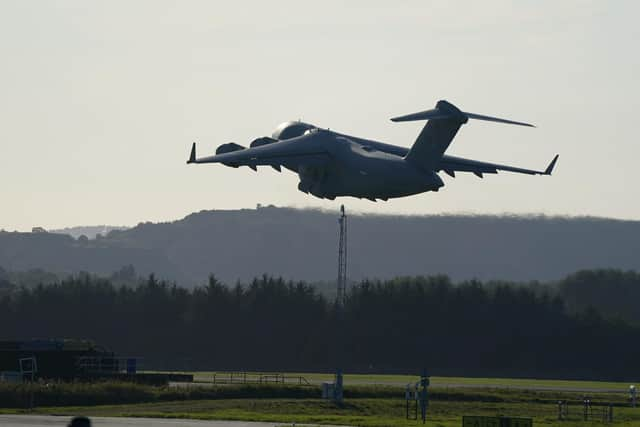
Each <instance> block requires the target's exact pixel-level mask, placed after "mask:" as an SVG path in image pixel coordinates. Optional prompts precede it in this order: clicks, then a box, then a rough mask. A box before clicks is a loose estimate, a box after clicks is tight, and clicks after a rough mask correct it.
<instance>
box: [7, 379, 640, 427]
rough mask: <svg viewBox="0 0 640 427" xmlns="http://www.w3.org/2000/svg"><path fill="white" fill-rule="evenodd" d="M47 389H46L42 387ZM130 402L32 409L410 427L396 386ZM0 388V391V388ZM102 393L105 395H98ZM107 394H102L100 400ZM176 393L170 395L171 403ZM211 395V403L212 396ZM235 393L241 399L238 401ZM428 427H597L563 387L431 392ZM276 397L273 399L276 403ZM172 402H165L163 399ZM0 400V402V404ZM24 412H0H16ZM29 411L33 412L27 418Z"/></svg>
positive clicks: (618, 410)
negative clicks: (528, 422) (501, 419)
mask: <svg viewBox="0 0 640 427" xmlns="http://www.w3.org/2000/svg"><path fill="white" fill-rule="evenodd" d="M42 387H46V386H42ZM50 387H51V386H49V389H48V390H49V392H51V393H53V394H54V395H60V393H67V395H66V396H65V399H69V398H70V396H71V395H73V393H76V394H80V395H81V396H82V395H83V394H86V393H98V396H101V398H103V399H104V398H107V397H109V396H110V397H109V398H114V396H115V394H121V393H122V392H126V385H124V384H121V383H115V384H112V383H103V384H95V385H82V384H71V385H66V386H65V385H58V387H68V388H67V389H63V388H61V389H58V390H51V388H50ZM132 387H133V388H132V389H131V390H132V391H131V390H130V391H128V392H127V393H128V394H127V395H126V396H128V398H130V399H137V398H140V397H142V398H144V399H152V401H148V402H144V403H142V402H141V403H128V404H110V405H106V404H92V405H76V406H49V407H46V406H44V407H37V408H36V409H35V410H34V411H33V412H35V413H39V414H57V415H88V416H133V417H159V418H194V419H204V420H214V419H215V420H242V421H269V422H275V423H281V424H291V423H294V422H295V423H297V424H302V423H308V424H339V425H352V426H363V427H378V426H416V425H417V424H419V423H418V422H416V421H408V420H406V419H405V401H404V397H403V396H404V393H403V388H402V387H397V386H389V385H385V386H372V385H358V386H347V387H346V388H345V397H346V399H345V404H344V405H343V406H337V405H335V404H333V403H331V402H326V401H324V400H321V399H318V398H315V397H309V396H318V395H319V393H320V391H319V388H318V387H308V386H307V387H294V386H264V385H263V386H259V385H253V386H247V385H234V386H219V387H208V386H197V387H185V388H184V389H179V390H176V389H175V388H166V387H165V388H162V387H151V386H140V385H133V386H132ZM0 391H1V389H0ZM5 391H6V390H5ZM101 393H106V394H101ZM105 396H106V397H105ZM176 396H177V398H176ZM211 396H214V398H211ZM239 396H242V397H243V398H238V397H239ZM430 396H431V400H430V406H429V413H428V414H429V415H428V419H429V422H428V423H427V425H428V426H444V427H449V426H458V427H459V426H460V425H461V418H462V415H486V416H496V415H505V416H526V417H532V418H533V419H534V425H535V426H536V427H540V426H563V427H577V426H591V425H592V426H602V425H603V424H602V423H601V422H593V423H584V422H583V421H581V410H582V408H581V405H580V399H581V397H582V394H581V393H574V392H567V391H562V390H521V389H506V388H472V387H465V388H457V389H454V388H438V387H433V388H430ZM276 397H277V398H276ZM592 398H593V401H594V402H598V403H607V402H612V403H613V404H615V405H616V407H615V409H614V414H615V425H616V426H632V425H640V409H637V410H634V409H631V408H627V407H625V406H624V405H626V396H625V395H624V394H622V393H594V394H592ZM168 399H171V400H168ZM559 399H562V400H569V401H571V402H572V403H571V404H570V407H569V410H570V415H571V419H572V421H565V422H558V421H557V420H556V416H557V401H558V400H559ZM0 402H4V400H3V399H0ZM23 412H26V411H25V410H24V409H15V408H14V409H0V413H23ZM33 412H32V413H33Z"/></svg>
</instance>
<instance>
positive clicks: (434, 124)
mask: <svg viewBox="0 0 640 427" xmlns="http://www.w3.org/2000/svg"><path fill="white" fill-rule="evenodd" d="M469 119H474V120H484V121H489V122H497V123H507V124H512V125H519V126H529V127H534V126H533V125H532V124H529V123H524V122H516V121H513V120H507V119H501V118H498V117H491V116H485V115H482V114H475V113H467V112H464V111H461V110H460V109H458V107H456V106H455V105H453V104H451V103H449V102H447V101H444V100H441V101H438V103H437V104H436V107H435V108H433V109H431V110H426V111H420V112H417V113H412V114H407V115H404V116H398V117H394V118H392V119H391V121H394V122H410V121H416V120H427V124H426V125H425V126H424V128H423V129H422V131H421V132H420V135H418V138H417V139H416V141H415V143H414V144H413V146H412V147H411V149H410V150H409V153H407V155H406V157H405V160H407V161H410V162H412V163H414V164H417V165H418V166H419V167H421V168H423V169H427V170H435V169H436V168H437V166H438V164H439V162H440V159H442V156H443V155H444V152H445V151H446V150H447V148H448V147H449V144H451V141H453V138H454V137H455V136H456V133H457V132H458V130H459V129H460V126H462V125H463V124H465V123H467V122H468V121H469Z"/></svg>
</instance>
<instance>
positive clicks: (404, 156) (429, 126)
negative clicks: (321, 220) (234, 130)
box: [187, 101, 558, 201]
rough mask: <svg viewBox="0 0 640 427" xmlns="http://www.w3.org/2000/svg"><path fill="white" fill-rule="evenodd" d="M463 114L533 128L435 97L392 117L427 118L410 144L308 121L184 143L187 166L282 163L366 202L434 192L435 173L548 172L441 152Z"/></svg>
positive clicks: (334, 192) (316, 191) (312, 182)
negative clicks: (244, 138) (202, 146)
mask: <svg viewBox="0 0 640 427" xmlns="http://www.w3.org/2000/svg"><path fill="white" fill-rule="evenodd" d="M469 119H475V120H486V121H491V122H498V123H508V124H513V125H520V126H529V127H534V126H533V125H530V124H528V123H522V122H515V121H512V120H505V119H499V118H496V117H489V116H483V115H480V114H474V113H466V112H464V111H460V110H459V109H458V108H457V107H455V106H454V105H453V104H451V103H449V102H447V101H438V103H437V104H436V107H435V108H434V109H431V110H426V111H421V112H418V113H413V114H408V115H405V116H400V117H395V118H392V119H391V120H392V121H394V122H407V121H415V120H427V123H426V125H425V126H424V128H423V129H422V131H421V132H420V134H419V135H418V138H417V139H416V141H415V142H414V144H413V146H412V147H411V148H405V147H399V146H395V145H390V144H384V143H382V142H377V141H372V140H368V139H364V138H358V137H354V136H349V135H345V134H341V133H338V132H334V131H332V130H328V129H321V128H319V127H317V126H314V125H312V124H309V123H303V122H300V121H297V122H286V123H283V124H281V125H280V126H278V128H277V129H276V130H275V132H273V135H272V136H271V137H262V138H258V139H256V140H254V141H253V142H252V143H251V144H250V145H249V147H248V148H245V147H243V146H241V145H239V144H236V143H233V142H230V143H227V144H223V145H221V146H219V147H218V149H217V150H216V154H215V155H214V156H209V157H200V158H198V157H196V144H195V143H193V146H192V147H191V155H190V156H189V160H188V161H187V163H222V164H223V165H226V166H231V167H234V168H237V167H240V166H248V167H250V168H251V169H253V170H254V171H255V170H257V166H271V167H272V168H274V169H275V170H277V171H278V172H280V171H281V170H282V169H281V168H282V167H284V168H287V169H289V170H291V171H293V172H295V173H297V174H298V176H299V177H300V183H299V184H298V189H299V190H300V191H302V192H304V193H307V194H312V195H314V196H316V197H319V198H323V199H330V200H333V199H335V198H336V197H341V196H353V197H357V198H364V199H369V200H372V201H376V200H377V199H380V200H387V199H390V198H394V197H404V196H410V195H412V194H418V193H423V192H426V191H438V190H439V189H440V188H441V187H443V186H444V183H443V182H442V179H440V177H439V176H438V172H440V171H443V172H445V173H446V174H448V175H450V176H452V177H455V173H456V172H471V173H473V174H475V175H477V176H478V177H480V178H482V175H483V174H485V173H498V171H499V170H501V171H508V172H517V173H525V174H529V175H551V172H552V171H553V167H554V166H555V164H556V161H557V160H558V156H557V155H556V156H555V157H554V158H553V160H552V161H551V163H549V166H548V167H547V168H546V169H545V170H544V171H537V170H531V169H522V168H517V167H513V166H507V165H500V164H495V163H487V162H480V161H477V160H469V159H464V158H461V157H453V156H447V155H445V154H444V152H445V150H446V149H447V147H448V146H449V144H450V143H451V141H452V140H453V138H454V137H455V135H456V133H457V132H458V130H459V129H460V127H461V126H462V125H463V124H465V123H467V121H468V120H469Z"/></svg>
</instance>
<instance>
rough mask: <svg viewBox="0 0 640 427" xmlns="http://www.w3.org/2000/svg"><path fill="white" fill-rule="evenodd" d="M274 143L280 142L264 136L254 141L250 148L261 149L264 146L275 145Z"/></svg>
mask: <svg viewBox="0 0 640 427" xmlns="http://www.w3.org/2000/svg"><path fill="white" fill-rule="evenodd" d="M274 142H278V140H277V139H273V138H269V137H268V136H263V137H262V138H257V139H254V140H253V141H252V142H251V144H249V147H251V148H253V147H260V146H262V145H267V144H273V143H274Z"/></svg>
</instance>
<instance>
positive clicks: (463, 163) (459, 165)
mask: <svg viewBox="0 0 640 427" xmlns="http://www.w3.org/2000/svg"><path fill="white" fill-rule="evenodd" d="M557 161H558V155H556V156H555V157H554V158H553V160H551V163H549V166H547V168H546V169H545V170H543V171H539V170H533V169H523V168H518V167H515V166H508V165H501V164H498V163H488V162H480V161H477V160H470V159H463V158H462V157H453V156H443V158H442V160H440V164H439V167H438V170H441V171H444V172H446V173H447V174H449V175H451V176H454V175H455V172H472V173H474V174H476V175H478V176H479V177H482V174H483V173H498V171H507V172H515V173H525V174H528V175H551V173H552V172H553V168H554V167H555V165H556V162H557Z"/></svg>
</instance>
